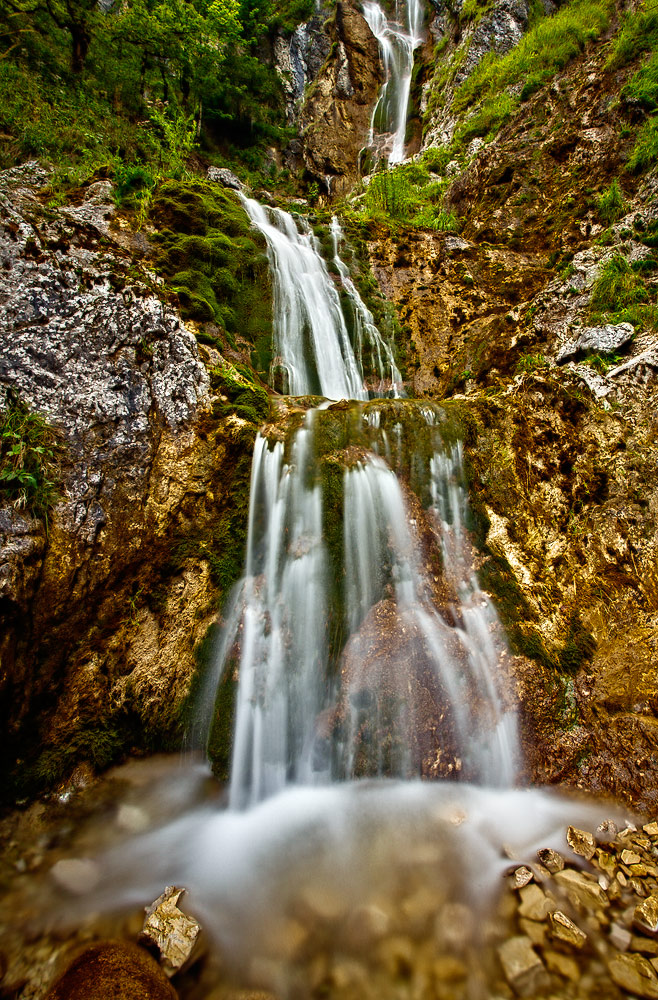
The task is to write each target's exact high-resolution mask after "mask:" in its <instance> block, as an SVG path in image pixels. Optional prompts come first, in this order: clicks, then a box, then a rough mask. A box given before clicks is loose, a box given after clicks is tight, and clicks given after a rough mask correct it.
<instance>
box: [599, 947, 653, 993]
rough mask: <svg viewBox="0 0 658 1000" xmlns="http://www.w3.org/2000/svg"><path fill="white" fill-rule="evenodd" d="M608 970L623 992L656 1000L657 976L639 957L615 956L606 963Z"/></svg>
mask: <svg viewBox="0 0 658 1000" xmlns="http://www.w3.org/2000/svg"><path fill="white" fill-rule="evenodd" d="M608 969H609V971H610V975H611V976H612V979H613V980H614V982H615V983H616V984H617V986H621V988H622V989H623V990H628V991H629V992H630V993H634V994H636V995H637V996H640V997H647V998H648V1000H655V998H658V976H656V973H655V972H654V970H653V968H652V966H651V964H650V963H649V962H648V961H647V959H646V958H642V956H641V955H635V954H629V955H615V956H614V958H611V959H610V961H609V962H608Z"/></svg>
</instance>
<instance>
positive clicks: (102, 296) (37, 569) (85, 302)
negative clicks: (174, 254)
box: [0, 164, 248, 787]
mask: <svg viewBox="0 0 658 1000" xmlns="http://www.w3.org/2000/svg"><path fill="white" fill-rule="evenodd" d="M46 179H47V175H46V174H45V173H44V172H43V171H42V170H41V169H40V168H38V167H37V166H36V165H31V164H28V165H26V166H24V167H21V168H16V169H15V170H11V171H7V172H5V173H4V174H3V176H2V188H1V192H0V198H1V207H0V215H1V222H0V256H1V257H2V262H3V266H2V270H1V271H0V297H1V299H2V302H3V315H2V319H1V320H0V324H1V329H2V332H1V345H2V346H1V347H0V379H1V381H2V384H3V386H4V387H7V388H8V387H11V389H12V390H13V392H14V393H18V394H19V395H20V398H21V399H22V400H23V401H24V402H25V403H27V404H28V405H30V406H31V407H32V408H34V409H37V410H38V411H39V412H41V413H42V414H44V415H45V416H46V417H47V419H48V421H49V422H50V423H51V425H52V426H53V427H54V428H55V429H56V431H57V433H58V435H59V441H60V448H59V451H60V455H61V486H60V500H59V502H58V503H57V504H56V506H55V509H54V511H53V512H52V514H51V516H50V521H49V530H48V531H46V527H45V525H44V524H43V522H38V521H35V520H33V519H32V518H30V517H28V516H27V515H26V514H25V513H24V512H23V511H21V510H20V509H18V508H16V507H15V506H6V507H4V508H3V510H2V512H1V513H0V593H1V613H2V629H1V635H2V639H1V643H2V645H1V652H0V655H1V658H2V666H3V672H2V720H3V721H2V730H3V738H4V739H5V740H6V742H7V743H8V745H9V757H8V759H9V760H11V759H12V756H14V755H18V756H19V758H21V763H20V766H19V773H18V774H17V775H6V777H8V778H9V780H10V784H11V781H12V780H13V779H14V778H16V779H17V780H19V781H26V782H27V785H28V787H29V786H30V785H31V783H34V784H38V783H39V782H40V781H43V780H46V781H47V780H53V779H56V778H58V777H59V776H61V774H62V773H63V772H65V771H66V769H67V767H69V769H70V766H71V764H72V763H73V762H75V760H76V759H77V758H78V757H80V756H86V757H87V758H88V759H91V760H92V761H93V762H94V763H96V764H99V765H102V764H103V763H106V762H107V761H108V760H110V759H111V758H112V756H113V755H114V754H116V753H117V752H118V751H120V750H121V748H122V747H123V746H125V745H126V743H128V744H130V742H134V744H135V745H137V746H139V745H142V746H143V745H149V744H157V743H159V742H160V743H161V742H162V741H163V740H164V741H165V742H166V741H167V740H168V739H169V740H171V739H176V738H177V737H179V736H180V724H181V719H180V713H181V710H182V707H183V705H184V703H185V700H186V697H187V695H188V693H189V689H190V684H191V680H192V676H193V674H194V672H195V659H194V647H195V645H196V644H197V643H198V642H199V641H200V640H201V639H202V638H203V637H204V635H205V633H206V631H207V629H208V626H209V624H210V622H211V621H212V620H213V619H214V617H215V614H216V599H217V594H218V585H217V582H216V580H214V579H212V578H211V573H210V570H209V563H208V559H209V552H208V551H206V552H205V553H204V551H203V548H204V546H203V538H204V532H205V534H206V536H209V535H210V534H212V530H213V525H216V524H217V523H218V522H219V521H221V517H222V511H223V510H224V511H225V510H226V505H227V504H228V505H229V507H230V506H231V505H234V504H236V503H237V505H238V506H240V502H242V504H244V502H245V501H244V497H242V498H240V497H236V496H235V495H232V490H233V487H234V485H235V480H236V475H237V477H238V478H239V475H240V474H241V475H242V476H243V478H244V477H245V476H247V477H248V464H247V466H246V468H244V467H243V468H242V471H241V473H240V472H239V471H237V472H236V470H238V466H239V463H240V461H241V460H243V459H244V450H245V447H244V445H239V444H236V440H237V439H239V438H240V434H241V427H240V421H237V422H236V424H235V425H233V426H229V425H226V424H225V423H222V422H221V421H217V420H214V419H213V417H212V392H211V386H210V378H209V376H208V373H207V370H206V367H205V366H204V364H203V362H202V360H201V358H200V356H199V350H198V348H197V343H196V340H195V338H194V336H193V334H192V333H191V332H190V331H189V330H188V329H187V328H186V327H185V325H184V324H183V322H182V321H181V319H180V316H179V315H178V314H177V312H176V311H175V310H174V309H173V308H171V307H170V306H168V305H167V304H166V303H165V302H164V301H163V300H162V297H161V296H159V295H158V291H159V286H158V282H157V280H156V278H155V275H153V274H152V273H150V272H149V271H148V270H147V269H146V268H145V267H144V266H140V265H139V264H137V263H136V260H135V252H136V251H137V252H138V253H139V251H140V250H141V251H143V248H144V247H143V244H144V238H143V237H142V236H137V237H133V236H131V235H130V234H126V233H125V232H124V231H122V230H121V229H120V228H114V229H113V228H111V223H112V216H113V215H114V211H115V210H114V206H113V203H112V200H111V196H110V188H111V186H110V185H109V183H108V182H103V181H101V182H98V183H96V184H94V185H92V186H91V187H90V188H89V189H88V190H87V192H86V200H85V201H83V202H82V203H81V204H79V205H77V206H73V207H68V208H65V209H53V208H48V207H47V206H44V204H43V203H42V202H41V201H40V200H39V198H38V196H37V194H36V192H37V191H38V189H39V188H40V187H41V186H43V184H44V183H45V181H46ZM242 424H244V421H242ZM247 450H248V444H247ZM220 468H221V482H220V472H219V470H220ZM242 485H243V486H244V483H243V484H242ZM236 545H237V546H238V547H239V540H236ZM239 558H240V556H239V553H238V554H237V559H238V560H239ZM39 743H41V746H42V752H41V756H40V757H39V756H38V754H39V751H38V750H37V747H38V745H39Z"/></svg>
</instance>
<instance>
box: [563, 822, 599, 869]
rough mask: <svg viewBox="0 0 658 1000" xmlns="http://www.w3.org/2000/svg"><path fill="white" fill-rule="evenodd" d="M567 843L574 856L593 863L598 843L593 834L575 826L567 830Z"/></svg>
mask: <svg viewBox="0 0 658 1000" xmlns="http://www.w3.org/2000/svg"><path fill="white" fill-rule="evenodd" d="M567 843H568V844H569V847H570V848H571V850H572V851H573V852H574V854H579V855H580V856H581V857H582V858H585V859H586V860H587V861H591V860H592V858H593V857H594V854H595V853H596V843H595V841H594V837H593V836H592V834H591V833H588V832H587V831H585V830H578V829H577V828H576V827H575V826H570V827H569V828H568V829H567Z"/></svg>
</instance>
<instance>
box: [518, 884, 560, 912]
mask: <svg viewBox="0 0 658 1000" xmlns="http://www.w3.org/2000/svg"><path fill="white" fill-rule="evenodd" d="M519 895H520V897H521V903H520V905H519V914H520V915H521V916H522V917H527V918H528V919H529V920H544V919H545V918H546V916H547V915H548V914H549V913H550V911H551V910H552V909H554V908H555V903H554V902H553V901H552V899H551V898H549V897H548V896H547V895H546V893H545V892H544V890H543V889H541V888H540V887H539V886H538V885H528V886H526V887H525V888H524V889H521V891H520V893H519Z"/></svg>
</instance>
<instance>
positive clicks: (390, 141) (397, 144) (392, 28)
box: [363, 0, 424, 166]
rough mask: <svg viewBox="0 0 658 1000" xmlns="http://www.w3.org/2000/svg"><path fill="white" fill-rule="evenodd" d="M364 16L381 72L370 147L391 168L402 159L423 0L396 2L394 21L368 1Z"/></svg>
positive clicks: (372, 1)
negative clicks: (379, 60) (372, 36)
mask: <svg viewBox="0 0 658 1000" xmlns="http://www.w3.org/2000/svg"><path fill="white" fill-rule="evenodd" d="M363 16H364V17H365V19H366V21H367V22H368V25H369V27H370V30H371V31H372V33H373V35H374V36H375V38H376V39H377V41H378V42H379V52H380V57H381V60H382V66H383V69H384V84H383V86H382V89H381V91H380V94H379V99H378V101H377V104H376V105H375V109H374V111H373V115H372V120H371V126H370V141H369V145H370V146H371V147H375V146H380V152H381V153H383V155H384V157H385V159H386V160H387V161H388V163H389V164H390V165H391V166H393V165H394V164H396V163H400V162H401V161H402V160H403V159H404V153H405V133H406V128H407V111H408V107H409V94H410V91H411V77H412V73H413V67H414V53H415V51H416V49H417V48H418V47H419V46H420V45H422V43H423V20H424V8H423V4H422V0H396V4H395V18H394V19H389V18H387V16H386V13H385V12H384V10H383V8H382V7H381V5H380V4H379V3H376V2H374V0H367V2H366V3H364V4H363Z"/></svg>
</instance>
